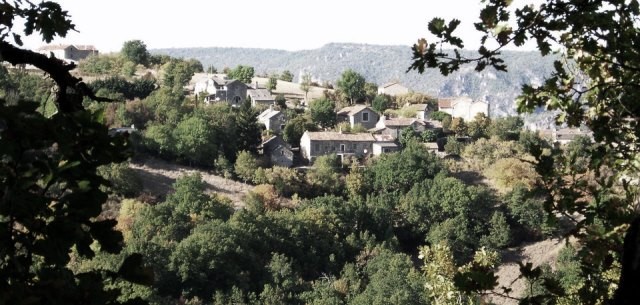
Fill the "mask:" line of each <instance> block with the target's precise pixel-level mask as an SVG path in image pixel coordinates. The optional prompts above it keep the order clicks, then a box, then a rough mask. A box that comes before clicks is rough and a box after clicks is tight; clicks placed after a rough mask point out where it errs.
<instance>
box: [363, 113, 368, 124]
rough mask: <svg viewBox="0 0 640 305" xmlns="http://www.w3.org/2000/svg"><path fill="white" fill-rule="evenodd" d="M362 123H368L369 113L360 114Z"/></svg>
mask: <svg viewBox="0 0 640 305" xmlns="http://www.w3.org/2000/svg"><path fill="white" fill-rule="evenodd" d="M362 121H363V122H369V113H368V112H363V113H362Z"/></svg>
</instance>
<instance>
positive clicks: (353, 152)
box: [300, 131, 376, 163]
mask: <svg viewBox="0 0 640 305" xmlns="http://www.w3.org/2000/svg"><path fill="white" fill-rule="evenodd" d="M375 142H376V139H375V138H374V137H373V135H371V134H370V133H341V132H335V131H318V132H311V131H305V133H304V134H303V135H302V138H300V152H301V153H302V158H304V159H305V160H307V161H309V162H311V163H313V161H314V160H315V159H316V158H317V157H319V156H324V155H329V154H337V155H338V156H340V157H341V158H344V157H347V156H355V157H362V156H365V155H368V154H370V153H371V152H372V145H373V143H375Z"/></svg>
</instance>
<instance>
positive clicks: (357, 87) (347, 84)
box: [336, 69, 365, 104]
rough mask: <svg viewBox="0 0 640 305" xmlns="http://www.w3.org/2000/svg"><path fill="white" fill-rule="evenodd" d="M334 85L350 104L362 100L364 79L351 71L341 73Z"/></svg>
mask: <svg viewBox="0 0 640 305" xmlns="http://www.w3.org/2000/svg"><path fill="white" fill-rule="evenodd" d="M336 85H337V86H338V89H340V91H342V92H343V93H344V95H345V97H346V98H347V99H348V100H349V103H350V104H353V103H355V102H356V101H357V100H358V99H361V98H364V96H365V91H364V89H365V88H364V85H365V80H364V77H363V76H362V75H360V74H359V73H358V72H356V71H353V70H351V69H347V70H345V71H344V72H342V75H341V76H340V79H338V81H337V83H336Z"/></svg>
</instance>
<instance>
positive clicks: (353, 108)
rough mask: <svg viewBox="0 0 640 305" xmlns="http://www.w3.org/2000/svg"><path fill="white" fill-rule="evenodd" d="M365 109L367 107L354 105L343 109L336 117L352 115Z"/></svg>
mask: <svg viewBox="0 0 640 305" xmlns="http://www.w3.org/2000/svg"><path fill="white" fill-rule="evenodd" d="M366 108H369V106H367V105H354V106H349V107H344V108H342V109H340V110H339V111H338V115H354V114H356V113H358V112H360V111H362V110H364V109H366Z"/></svg>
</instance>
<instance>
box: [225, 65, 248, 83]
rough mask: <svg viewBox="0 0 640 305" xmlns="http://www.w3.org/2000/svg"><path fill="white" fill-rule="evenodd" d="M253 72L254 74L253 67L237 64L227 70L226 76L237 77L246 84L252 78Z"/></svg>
mask: <svg viewBox="0 0 640 305" xmlns="http://www.w3.org/2000/svg"><path fill="white" fill-rule="evenodd" d="M253 74H254V71H253V67H250V66H244V65H237V66H236V67H235V68H233V69H232V70H231V71H229V73H227V76H228V77H229V78H230V79H237V80H239V81H241V82H243V83H245V84H248V83H250V82H251V79H252V78H253Z"/></svg>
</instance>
